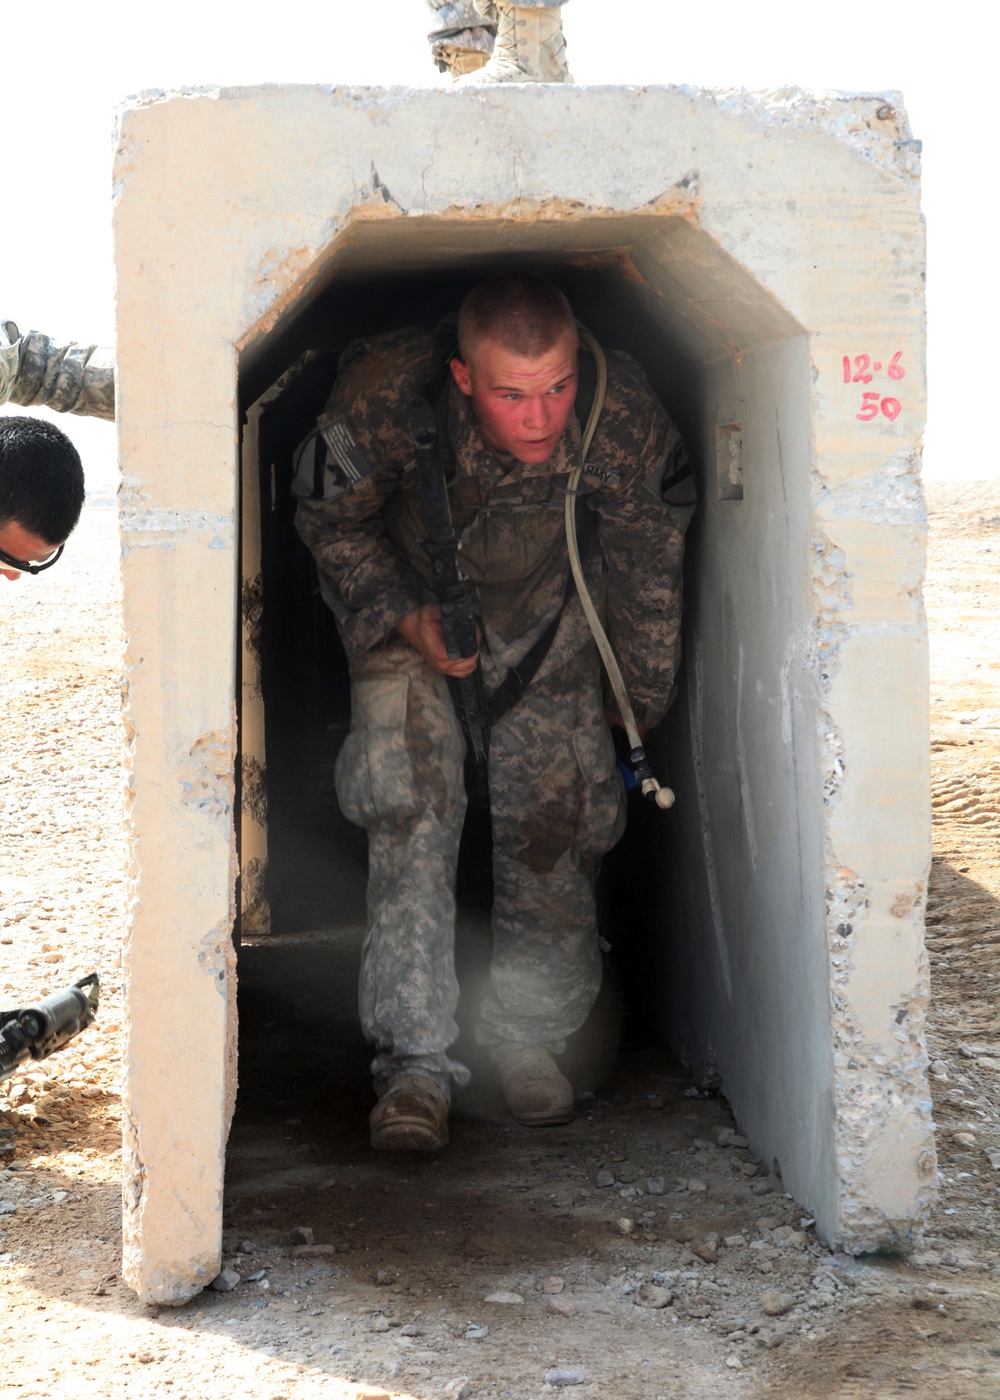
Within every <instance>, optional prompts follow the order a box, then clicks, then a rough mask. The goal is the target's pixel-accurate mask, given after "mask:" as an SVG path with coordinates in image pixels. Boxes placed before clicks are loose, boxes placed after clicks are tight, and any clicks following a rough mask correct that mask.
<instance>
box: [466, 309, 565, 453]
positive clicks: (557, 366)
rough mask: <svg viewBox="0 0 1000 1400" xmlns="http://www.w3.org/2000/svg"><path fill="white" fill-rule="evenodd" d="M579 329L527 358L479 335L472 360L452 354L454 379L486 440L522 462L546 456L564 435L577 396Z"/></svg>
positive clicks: (489, 446) (484, 440) (493, 447)
mask: <svg viewBox="0 0 1000 1400" xmlns="http://www.w3.org/2000/svg"><path fill="white" fill-rule="evenodd" d="M577 345H578V342H577V338H576V335H575V334H567V335H566V336H565V337H564V338H563V339H562V340H560V341H559V342H558V343H557V344H556V345H555V346H553V348H552V349H551V350H547V351H546V352H545V354H544V355H540V356H539V357H538V358H537V359H533V360H526V359H524V358H523V357H522V356H520V355H514V354H512V353H511V352H510V351H509V350H505V349H504V348H503V346H502V345H497V344H496V343H495V342H494V341H492V340H483V341H480V343H479V345H478V346H477V347H476V350H475V353H474V354H473V355H470V357H469V359H468V361H467V362H466V361H464V360H460V359H457V358H456V359H454V360H452V362H451V371H452V374H453V375H454V376H455V383H456V384H457V385H458V387H459V389H460V390H461V391H462V393H463V394H465V395H467V396H468V397H469V398H470V399H471V400H472V408H473V412H474V413H475V415H476V422H477V424H478V425H479V432H480V434H481V436H482V439H483V442H485V444H486V446H487V447H488V448H490V449H491V451H493V452H509V453H510V454H511V456H513V457H516V458H517V459H518V461H519V462H547V461H548V460H549V458H550V457H551V456H552V454H553V452H554V451H555V449H556V444H557V443H558V442H559V439H560V438H561V437H562V435H563V430H564V428H565V427H566V424H567V422H568V421H569V416H570V414H571V413H572V412H573V403H574V401H575V399H576V379H577V374H576V352H577Z"/></svg>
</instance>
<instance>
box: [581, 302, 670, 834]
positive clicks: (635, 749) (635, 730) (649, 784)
mask: <svg viewBox="0 0 1000 1400" xmlns="http://www.w3.org/2000/svg"><path fill="white" fill-rule="evenodd" d="M579 332H580V338H581V340H583V341H584V342H585V343H586V346H587V349H588V350H589V351H590V353H591V354H592V355H593V357H594V363H595V364H596V365H597V392H596V393H595V394H594V402H593V403H592V404H591V407H590V415H589V417H588V418H587V424H586V427H585V428H584V431H583V443H582V446H581V451H580V461H581V462H586V460H587V453H588V452H589V451H590V444H591V443H592V442H593V440H594V433H595V432H596V431H597V420H598V419H599V418H600V416H601V409H602V408H603V407H604V397H605V394H606V393H607V387H608V362H607V360H606V359H605V358H604V351H603V350H602V349H601V347H600V345H599V344H598V343H597V341H596V340H595V339H594V337H593V336H592V335H591V334H590V332H589V331H588V330H587V329H586V327H584V326H580V327H579ZM581 471H582V468H581V467H575V468H574V469H573V471H572V472H571V473H570V478H569V486H568V487H567V491H566V545H567V548H568V550H569V563H570V568H571V569H572V570H573V582H574V583H575V584H576V591H577V593H578V594H579V596H580V604H581V606H582V608H583V611H584V615H585V616H586V619H587V622H588V624H589V626H590V630H591V632H592V633H593V636H594V641H595V642H596V643H597V650H598V651H599V652H600V653H601V660H602V661H603V662H604V668H605V670H606V671H607V673H608V679H609V680H610V682H611V689H612V690H613V691H614V693H615V700H616V701H617V704H618V713H619V715H620V716H621V718H622V722H623V723H624V725H625V733H626V734H627V735H628V741H629V747H630V750H631V751H630V753H629V762H630V763H631V765H632V768H633V771H634V772H635V776H636V779H637V780H638V782H639V785H640V786H641V788H642V795H643V797H645V798H647V799H648V800H649V801H650V802H655V803H656V805H657V807H661V808H664V809H666V808H667V807H672V806H673V805H674V794H673V791H672V789H670V788H668V787H665V786H664V785H663V784H661V783H659V782H658V781H657V779H656V776H655V775H654V773H653V770H652V768H651V766H650V763H649V759H648V758H647V757H646V750H645V749H644V748H643V744H642V739H641V737H640V735H639V727H638V725H637V724H636V722H635V714H634V713H633V710H632V702H631V700H630V699H629V698H628V691H627V690H626V689H625V681H624V680H623V678H622V673H621V668H620V666H619V665H618V660H617V657H616V656H615V654H614V652H613V651H612V649H611V643H610V642H609V641H608V636H607V633H606V632H605V630H604V628H603V627H602V626H601V619H600V618H599V617H598V616H597V609H596V608H595V607H594V600H593V598H591V596H590V590H589V589H588V587H587V583H586V580H585V579H584V577H583V566H582V565H581V563H580V545H579V541H578V540H577V534H576V497H577V492H578V491H579V487H580V475H581Z"/></svg>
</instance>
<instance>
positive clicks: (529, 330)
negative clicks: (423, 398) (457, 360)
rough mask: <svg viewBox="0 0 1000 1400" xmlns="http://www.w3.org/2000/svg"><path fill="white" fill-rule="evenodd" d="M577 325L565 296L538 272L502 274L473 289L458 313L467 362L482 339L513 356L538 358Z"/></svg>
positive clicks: (460, 344) (462, 352)
mask: <svg viewBox="0 0 1000 1400" xmlns="http://www.w3.org/2000/svg"><path fill="white" fill-rule="evenodd" d="M567 332H569V333H570V334H571V335H573V336H575V335H576V321H575V319H574V317H573V311H572V308H571V307H570V304H569V302H568V301H567V300H566V298H565V296H564V295H563V294H562V292H561V291H560V290H559V288H558V287H556V286H554V285H553V284H552V283H551V282H550V281H549V280H548V278H546V277H542V276H540V275H539V274H538V273H537V272H498V273H496V274H494V276H492V277H487V279H486V281H485V282H480V283H479V286H478V287H474V288H473V290H472V291H471V292H470V293H469V295H468V296H467V297H466V298H465V300H464V301H463V302H462V307H461V310H460V311H459V313H458V350H459V354H460V355H461V356H462V359H463V360H465V361H466V363H468V361H469V357H470V355H474V354H475V350H476V346H477V345H478V344H479V343H480V342H481V341H483V340H492V341H493V342H494V343H495V344H498V345H502V346H503V348H504V349H505V350H508V351H509V352H510V353H511V354H512V355H521V356H523V357H524V358H525V359H529V360H531V359H537V358H538V356H539V355H544V354H546V353H547V352H548V351H549V350H551V349H552V347H553V346H554V345H555V344H557V342H558V341H559V340H560V339H561V338H562V336H564V335H565V334H566V333H567Z"/></svg>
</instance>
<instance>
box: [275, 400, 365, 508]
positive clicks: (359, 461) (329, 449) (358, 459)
mask: <svg viewBox="0 0 1000 1400" xmlns="http://www.w3.org/2000/svg"><path fill="white" fill-rule="evenodd" d="M292 468H293V473H292V494H293V495H295V496H299V497H301V498H302V499H304V500H309V501H330V500H333V498H334V497H335V496H341V495H343V493H344V492H345V491H347V490H348V489H349V488H350V487H352V486H356V485H357V483H358V482H359V481H364V479H365V477H367V476H371V474H372V472H373V471H374V467H373V465H372V463H371V462H370V461H369V460H368V458H367V457H366V456H365V454H364V453H363V452H362V451H361V448H360V447H359V446H358V444H357V442H356V440H355V437H354V434H353V433H352V432H351V430H350V428H349V427H348V424H347V419H346V418H335V417H331V416H328V415H326V414H324V415H323V417H322V418H320V419H319V421H318V422H317V424H316V426H315V428H313V430H312V432H311V433H309V434H308V436H307V437H305V438H304V439H303V440H302V442H300V443H299V445H298V447H297V448H296V449H295V454H294V456H293V458H292Z"/></svg>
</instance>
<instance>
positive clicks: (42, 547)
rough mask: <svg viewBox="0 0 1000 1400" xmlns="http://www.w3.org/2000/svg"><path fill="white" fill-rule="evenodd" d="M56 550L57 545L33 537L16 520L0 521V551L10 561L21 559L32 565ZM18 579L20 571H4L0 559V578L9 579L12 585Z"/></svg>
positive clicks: (35, 536)
mask: <svg viewBox="0 0 1000 1400" xmlns="http://www.w3.org/2000/svg"><path fill="white" fill-rule="evenodd" d="M58 548H59V546H58V545H55V544H50V543H49V542H48V540H43V539H42V537H41V535H33V534H32V533H31V531H30V530H26V529H25V528H24V526H23V525H19V524H18V523H17V521H16V520H4V521H0V551H2V553H3V554H6V555H8V556H9V557H10V558H11V559H23V560H24V561H25V562H28V563H32V562H36V561H38V560H41V559H48V557H49V555H50V554H53V553H54V552H55V551H56V550H57V549H58ZM20 577H21V570H20V569H5V568H4V566H3V559H2V558H0V578H9V579H10V581H11V582H12V583H13V582H15V581H16V580H17V579H19V578H20Z"/></svg>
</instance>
